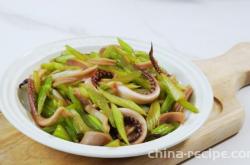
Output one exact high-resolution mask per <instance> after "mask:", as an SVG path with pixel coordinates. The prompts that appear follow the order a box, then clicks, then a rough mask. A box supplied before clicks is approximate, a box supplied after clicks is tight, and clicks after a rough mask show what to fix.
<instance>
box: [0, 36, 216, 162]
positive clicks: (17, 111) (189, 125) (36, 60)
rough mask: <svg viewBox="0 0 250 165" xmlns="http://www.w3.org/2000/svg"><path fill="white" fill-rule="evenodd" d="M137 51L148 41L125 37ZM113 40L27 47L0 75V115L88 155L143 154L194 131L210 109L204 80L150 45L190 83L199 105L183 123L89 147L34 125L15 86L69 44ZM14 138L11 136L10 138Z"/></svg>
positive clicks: (105, 40) (91, 42)
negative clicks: (145, 138) (133, 141)
mask: <svg viewBox="0 0 250 165" xmlns="http://www.w3.org/2000/svg"><path fill="white" fill-rule="evenodd" d="M125 40H126V41H127V42H128V43H130V44H131V45H132V46H133V47H134V48H135V49H137V50H145V51H149V48H150V43H146V42H142V41H137V40H130V39H125ZM114 43H116V38H115V37H88V38H76V39H70V40H64V41H58V42H53V43H50V44H46V45H43V46H40V47H38V48H35V49H33V50H31V51H30V52H28V53H26V54H25V56H24V57H23V58H21V59H19V60H17V61H16V62H15V63H13V64H12V65H11V66H10V67H9V69H8V70H7V71H6V73H5V74H4V75H3V77H2V79H1V82H0V83H1V84H0V91H1V95H0V103H1V104H0V106H1V110H2V112H3V114H4V116H5V117H6V118H7V119H8V121H9V122H10V123H11V124H13V125H14V126H15V127H16V128H17V129H18V130H19V131H21V132H22V133H23V134H25V135H26V136H28V137H30V138H31V139H33V140H35V141H37V142H39V143H41V144H44V145H46V146H48V147H51V148H54V149H57V150H60V151H64V152H68V153H72V154H77V155H84V156H90V157H104V158H117V157H131V156H138V155H144V154H147V153H149V152H152V151H157V150H159V149H163V148H169V147H172V146H174V145H176V144H178V143H180V142H182V141H184V140H185V139H187V138H188V137H189V136H190V135H191V134H193V133H194V132H195V131H196V130H198V129H199V128H200V127H201V126H202V124H203V123H204V122H205V121H206V119H207V118H208V116H209V113H210V111H211V109H212V103H213V94H212V89H211V87H210V85H209V83H208V80H207V79H206V77H205V76H204V75H203V73H202V72H201V71H200V69H199V68H197V67H196V66H195V65H194V64H193V63H192V62H190V61H188V60H186V59H185V58H184V57H182V56H180V55H177V54H175V53H173V52H170V51H168V50H164V49H162V48H160V47H158V46H157V45H154V55H155V57H156V58H157V60H158V61H159V63H160V65H161V66H163V67H164V68H166V69H167V70H168V71H169V72H170V73H172V74H174V75H176V76H177V78H178V80H180V81H181V82H183V83H184V84H190V85H191V86H192V87H193V89H194V97H193V100H192V101H193V103H194V104H195V105H196V106H197V107H198V108H199V110H200V112H199V113H198V114H194V113H189V114H188V115H187V120H186V122H185V123H184V124H183V125H181V126H180V127H179V128H178V129H177V130H175V131H174V132H172V133H170V134H168V135H166V136H164V137H161V138H159V139H156V140H153V141H150V142H146V143H142V144H137V145H131V146H124V147H118V148H108V147H98V146H89V145H83V144H77V143H72V142H68V141H65V140H61V139H59V138H56V137H54V136H52V135H50V134H48V133H46V132H44V131H42V130H41V129H40V128H39V127H37V126H36V125H35V123H34V122H33V120H32V118H31V116H30V114H29V112H28V111H27V110H26V109H25V108H24V107H23V106H22V104H21V103H20V100H19V99H18V95H17V90H18V85H19V83H20V82H22V81H23V80H24V79H25V78H27V77H28V76H29V75H30V74H31V73H32V71H33V70H34V69H36V68H38V67H39V64H41V63H43V62H45V61H48V60H49V59H51V58H52V57H55V56H57V55H58V54H59V52H61V51H62V50H63V49H64V45H66V44H69V45H71V46H73V47H75V48H78V49H80V50H82V51H83V52H89V51H93V50H98V49H99V48H100V47H102V46H104V45H107V44H114ZM1 133H4V132H1ZM12 138H15V137H12Z"/></svg>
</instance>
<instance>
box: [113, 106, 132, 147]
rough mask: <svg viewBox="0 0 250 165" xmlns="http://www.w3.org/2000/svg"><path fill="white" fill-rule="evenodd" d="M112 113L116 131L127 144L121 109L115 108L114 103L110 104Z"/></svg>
mask: <svg viewBox="0 0 250 165" xmlns="http://www.w3.org/2000/svg"><path fill="white" fill-rule="evenodd" d="M111 109H112V114H113V117H114V121H115V125H116V128H117V131H118V133H119V135H120V136H121V138H122V139H123V140H124V142H125V143H126V144H129V141H128V137H127V134H126V130H125V125H124V120H123V115H122V113H121V111H120V110H119V109H118V108H117V106H116V105H115V104H111Z"/></svg>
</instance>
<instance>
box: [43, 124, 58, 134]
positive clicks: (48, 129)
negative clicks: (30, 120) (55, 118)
mask: <svg viewBox="0 0 250 165" xmlns="http://www.w3.org/2000/svg"><path fill="white" fill-rule="evenodd" d="M56 127H57V125H53V126H48V127H44V128H42V129H43V130H44V131H45V132H48V133H50V134H52V133H53V132H54V131H55V130H56Z"/></svg>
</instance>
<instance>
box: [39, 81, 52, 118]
mask: <svg viewBox="0 0 250 165" xmlns="http://www.w3.org/2000/svg"><path fill="white" fill-rule="evenodd" d="M51 89H52V79H51V78H50V77H49V78H47V79H46V80H45V82H44V84H43V85H42V87H41V90H40V91H39V93H38V99H37V100H38V101H37V109H38V114H41V113H42V110H43V106H44V103H45V100H46V97H47V94H48V93H49V91H50V90H51Z"/></svg>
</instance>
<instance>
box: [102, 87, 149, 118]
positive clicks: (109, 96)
mask: <svg viewBox="0 0 250 165" xmlns="http://www.w3.org/2000/svg"><path fill="white" fill-rule="evenodd" d="M99 91H100V92H101V93H102V94H103V96H105V98H107V99H108V100H109V101H110V102H111V103H114V104H116V105H119V106H122V107H125V108H129V109H132V110H134V111H136V112H138V113H140V114H142V115H146V113H145V111H144V110H143V109H142V108H141V107H140V106H139V105H137V104H136V103H135V102H133V101H131V100H126V99H123V98H120V97H118V96H115V95H112V94H110V93H108V92H105V91H103V90H102V89H99Z"/></svg>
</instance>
